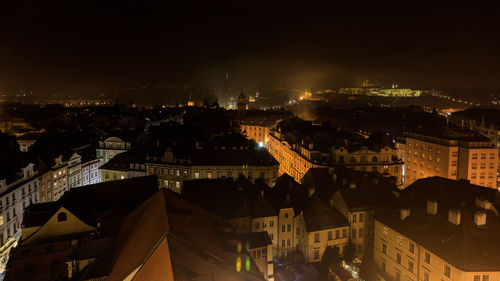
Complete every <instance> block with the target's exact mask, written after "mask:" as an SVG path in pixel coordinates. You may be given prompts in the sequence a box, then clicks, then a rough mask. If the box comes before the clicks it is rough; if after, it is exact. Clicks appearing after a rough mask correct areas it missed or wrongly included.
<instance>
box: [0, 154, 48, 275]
mask: <svg viewBox="0 0 500 281" xmlns="http://www.w3.org/2000/svg"><path fill="white" fill-rule="evenodd" d="M34 166H35V165H34V164H32V163H29V164H28V165H26V166H25V167H24V168H22V171H21V172H22V173H21V174H20V176H19V178H18V179H17V180H15V181H13V182H7V179H2V180H0V273H3V272H4V271H5V266H6V264H7V261H8V259H9V253H10V251H11V249H12V248H13V247H15V246H16V245H17V243H18V241H19V239H20V238H21V225H22V222H23V213H24V209H25V208H27V207H28V206H30V205H31V204H33V203H38V200H39V185H40V181H39V174H38V172H37V171H36V170H35V169H34Z"/></svg>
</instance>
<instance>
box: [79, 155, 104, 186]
mask: <svg viewBox="0 0 500 281" xmlns="http://www.w3.org/2000/svg"><path fill="white" fill-rule="evenodd" d="M100 166H101V160H100V159H92V160H89V161H87V162H85V163H82V175H81V179H82V186H85V185H89V184H96V183H100V182H101V173H100V171H99V167H100Z"/></svg>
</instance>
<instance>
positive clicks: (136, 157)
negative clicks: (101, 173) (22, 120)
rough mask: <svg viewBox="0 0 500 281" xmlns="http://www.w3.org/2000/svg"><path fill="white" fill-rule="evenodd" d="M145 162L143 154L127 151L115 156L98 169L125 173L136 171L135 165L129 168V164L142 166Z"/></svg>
mask: <svg viewBox="0 0 500 281" xmlns="http://www.w3.org/2000/svg"><path fill="white" fill-rule="evenodd" d="M145 162H146V155H145V154H142V153H134V152H130V151H127V152H123V153H120V154H118V155H116V156H115V157H113V158H112V159H111V160H109V161H108V162H107V163H106V164H104V165H102V166H101V167H100V168H99V169H103V170H112V171H123V172H126V171H130V170H136V169H135V165H134V168H131V167H130V164H144V163H145Z"/></svg>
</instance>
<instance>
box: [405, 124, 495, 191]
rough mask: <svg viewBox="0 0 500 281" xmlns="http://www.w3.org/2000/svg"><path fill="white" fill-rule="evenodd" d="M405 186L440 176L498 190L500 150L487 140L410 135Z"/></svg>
mask: <svg viewBox="0 0 500 281" xmlns="http://www.w3.org/2000/svg"><path fill="white" fill-rule="evenodd" d="M405 158H406V163H405V166H406V171H405V185H406V186H408V185H410V184H411V183H413V182H414V181H415V180H417V179H421V178H426V177H433V176H439V177H444V178H448V179H467V180H470V182H471V183H473V184H476V185H481V186H486V187H490V188H496V187H497V169H498V149H497V148H496V147H495V146H494V144H493V143H492V142H491V141H490V140H489V139H487V138H484V137H482V138H477V137H474V138H472V137H462V136H457V137H437V136H431V135H424V134H417V133H410V134H409V135H408V137H407V138H406V157H405Z"/></svg>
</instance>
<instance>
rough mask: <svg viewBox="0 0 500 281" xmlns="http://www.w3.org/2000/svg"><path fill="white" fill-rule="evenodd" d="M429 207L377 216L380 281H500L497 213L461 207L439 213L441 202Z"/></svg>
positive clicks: (376, 251) (376, 230)
mask: <svg viewBox="0 0 500 281" xmlns="http://www.w3.org/2000/svg"><path fill="white" fill-rule="evenodd" d="M428 205H429V206H428V207H427V212H421V213H420V214H418V213H417V214H415V215H413V214H412V213H413V212H416V211H414V210H411V209H402V210H400V213H397V212H393V213H384V214H380V215H379V216H377V217H376V219H375V248H374V260H375V262H376V264H377V265H378V267H379V269H380V271H381V273H380V278H381V279H382V280H424V281H428V280H456V281H461V280H463V281H478V280H479V281H481V280H483V281H485V280H486V281H488V280H500V259H498V258H497V257H496V255H494V256H493V255H492V253H494V252H496V251H498V250H499V249H498V246H497V245H495V243H494V242H493V241H498V239H499V238H500V234H499V233H498V231H496V229H498V227H499V226H500V225H499V222H498V218H497V217H496V215H495V214H494V213H493V212H491V211H488V210H479V211H475V212H471V211H464V210H460V209H450V210H449V211H448V214H438V213H437V210H436V208H437V202H435V201H429V203H428ZM423 226H424V227H423ZM492 228H494V229H492ZM431 229H432V231H431V232H429V230H431ZM479 237H481V239H478V238H479Z"/></svg>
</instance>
